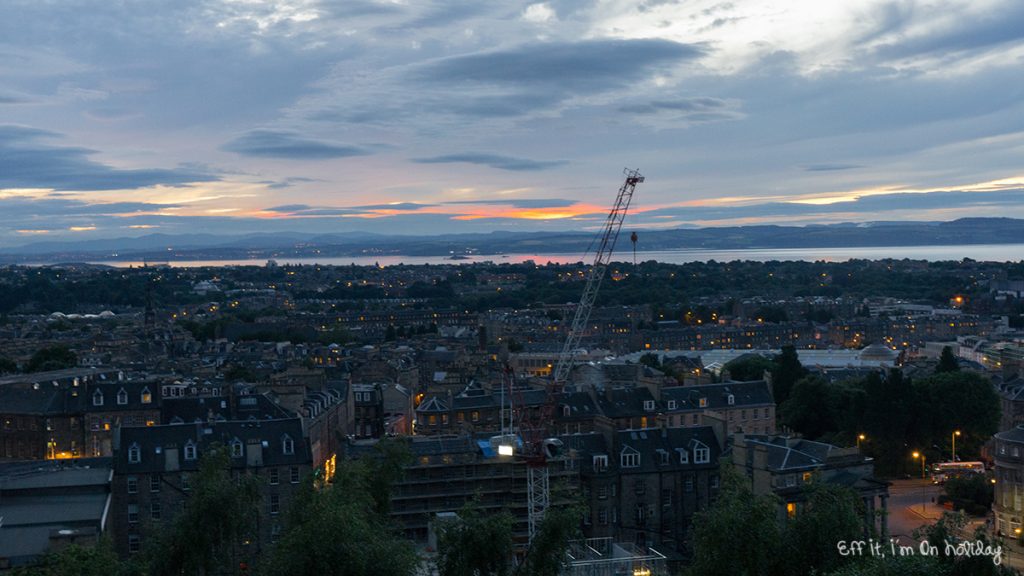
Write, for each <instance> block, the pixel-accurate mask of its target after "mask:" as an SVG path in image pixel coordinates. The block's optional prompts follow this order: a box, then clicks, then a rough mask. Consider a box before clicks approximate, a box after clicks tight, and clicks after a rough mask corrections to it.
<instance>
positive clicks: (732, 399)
mask: <svg viewBox="0 0 1024 576" xmlns="http://www.w3.org/2000/svg"><path fill="white" fill-rule="evenodd" d="M725 401H726V402H728V403H729V406H732V405H733V404H735V403H736V397H735V396H733V395H732V394H729V395H728V396H726V398H725Z"/></svg>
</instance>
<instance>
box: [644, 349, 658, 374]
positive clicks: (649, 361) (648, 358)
mask: <svg viewBox="0 0 1024 576" xmlns="http://www.w3.org/2000/svg"><path fill="white" fill-rule="evenodd" d="M640 363H641V364H643V365H644V366H647V367H649V368H654V369H655V370H661V360H660V359H659V358H658V355H657V354H655V353H654V352H648V353H646V354H644V355H643V356H641V357H640Z"/></svg>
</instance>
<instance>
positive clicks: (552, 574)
mask: <svg viewBox="0 0 1024 576" xmlns="http://www.w3.org/2000/svg"><path fill="white" fill-rule="evenodd" d="M583 514H584V508H583V507H582V506H581V505H577V506H569V507H565V508H552V509H550V510H548V511H547V513H546V514H545V515H544V520H543V521H541V523H540V526H539V527H538V528H537V533H536V534H535V535H534V537H533V542H531V543H530V548H529V549H528V550H527V551H526V557H525V558H524V559H523V562H522V564H520V565H519V569H518V570H516V574H517V576H518V575H520V574H521V575H523V576H558V574H559V573H560V572H561V571H562V569H563V567H564V564H565V555H566V553H567V552H568V550H569V542H570V541H572V540H573V539H574V538H576V537H578V536H579V531H580V520H581V519H582V518H583Z"/></svg>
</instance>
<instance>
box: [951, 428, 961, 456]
mask: <svg viewBox="0 0 1024 576" xmlns="http://www.w3.org/2000/svg"><path fill="white" fill-rule="evenodd" d="M959 435H960V431H959V430H953V435H952V438H953V462H956V437H957V436H959Z"/></svg>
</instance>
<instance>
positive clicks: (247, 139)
mask: <svg viewBox="0 0 1024 576" xmlns="http://www.w3.org/2000/svg"><path fill="white" fill-rule="evenodd" d="M221 148H222V149H223V150H227V151H228V152H234V153H236V154H241V155H243V156H258V157H262V158H287V159H290V160H325V159H329V158H347V157H349V156H365V155H367V154H369V153H370V152H369V151H368V150H366V149H364V148H360V147H358V146H350V145H347V144H339V143H335V142H328V141H325V140H314V139H312V138H306V137H304V136H302V135H301V134H299V133H297V132H285V131H277V130H253V131H251V132H248V133H246V134H243V135H241V136H239V137H238V138H235V139H234V140H232V141H230V142H228V143H227V144H225V145H224V146H222V147H221Z"/></svg>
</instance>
